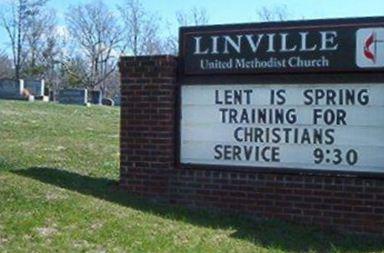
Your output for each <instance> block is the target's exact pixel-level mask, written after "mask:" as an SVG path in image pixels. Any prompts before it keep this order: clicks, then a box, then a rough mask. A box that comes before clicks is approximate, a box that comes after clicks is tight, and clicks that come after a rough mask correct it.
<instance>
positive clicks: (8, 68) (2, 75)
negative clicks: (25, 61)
mask: <svg viewBox="0 0 384 253" xmlns="http://www.w3.org/2000/svg"><path fill="white" fill-rule="evenodd" d="M12 75H13V69H12V61H11V60H10V59H9V57H8V55H7V54H6V53H5V52H4V51H0V79H11V78H12Z"/></svg>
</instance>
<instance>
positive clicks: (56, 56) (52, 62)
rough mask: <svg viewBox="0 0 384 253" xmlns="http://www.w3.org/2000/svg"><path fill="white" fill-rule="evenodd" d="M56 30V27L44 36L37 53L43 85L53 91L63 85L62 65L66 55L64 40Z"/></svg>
mask: <svg viewBox="0 0 384 253" xmlns="http://www.w3.org/2000/svg"><path fill="white" fill-rule="evenodd" d="M58 29H59V28H58V27H57V26H56V27H54V29H53V30H52V31H51V33H50V34H47V35H46V38H45V40H44V45H43V46H42V48H41V51H40V52H39V54H40V59H39V62H40V65H41V66H42V67H43V69H44V74H43V75H44V79H45V83H46V84H47V87H49V88H51V89H52V90H54V91H57V90H58V89H59V88H60V87H61V86H62V84H63V83H64V78H63V77H64V73H63V63H64V59H65V57H66V53H67V41H66V38H65V37H64V36H63V35H62V34H61V33H60V31H58Z"/></svg>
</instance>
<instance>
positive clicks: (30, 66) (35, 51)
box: [25, 9, 56, 78]
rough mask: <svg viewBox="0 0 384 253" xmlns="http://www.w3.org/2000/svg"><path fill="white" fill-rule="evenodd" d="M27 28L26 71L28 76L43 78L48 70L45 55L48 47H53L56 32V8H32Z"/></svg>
mask: <svg viewBox="0 0 384 253" xmlns="http://www.w3.org/2000/svg"><path fill="white" fill-rule="evenodd" d="M27 22H28V27H27V29H26V48H27V49H28V51H27V59H26V63H27V64H26V67H25V68H26V69H25V71H26V73H27V74H28V76H35V77H38V78H41V77H43V76H44V73H45V72H46V68H45V66H44V60H45V59H44V58H45V57H44V55H43V53H45V54H46V53H47V51H46V50H47V48H49V47H52V38H53V34H55V27H56V13H55V11H54V10H39V9H37V10H32V11H31V14H30V15H29V17H28V18H27Z"/></svg>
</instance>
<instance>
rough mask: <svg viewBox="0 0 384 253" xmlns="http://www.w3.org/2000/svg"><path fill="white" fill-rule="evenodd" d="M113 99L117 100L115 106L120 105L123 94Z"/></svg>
mask: <svg viewBox="0 0 384 253" xmlns="http://www.w3.org/2000/svg"><path fill="white" fill-rule="evenodd" d="M113 101H114V102H115V106H120V105H121V96H120V95H116V96H114V97H113Z"/></svg>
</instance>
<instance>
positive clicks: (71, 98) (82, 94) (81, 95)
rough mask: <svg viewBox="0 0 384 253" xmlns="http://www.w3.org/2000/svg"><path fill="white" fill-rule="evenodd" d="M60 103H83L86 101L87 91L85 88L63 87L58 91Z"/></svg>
mask: <svg viewBox="0 0 384 253" xmlns="http://www.w3.org/2000/svg"><path fill="white" fill-rule="evenodd" d="M59 103H60V104H76V105H85V104H87V103H88V91H87V90H86V89H63V90H60V91H59Z"/></svg>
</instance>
